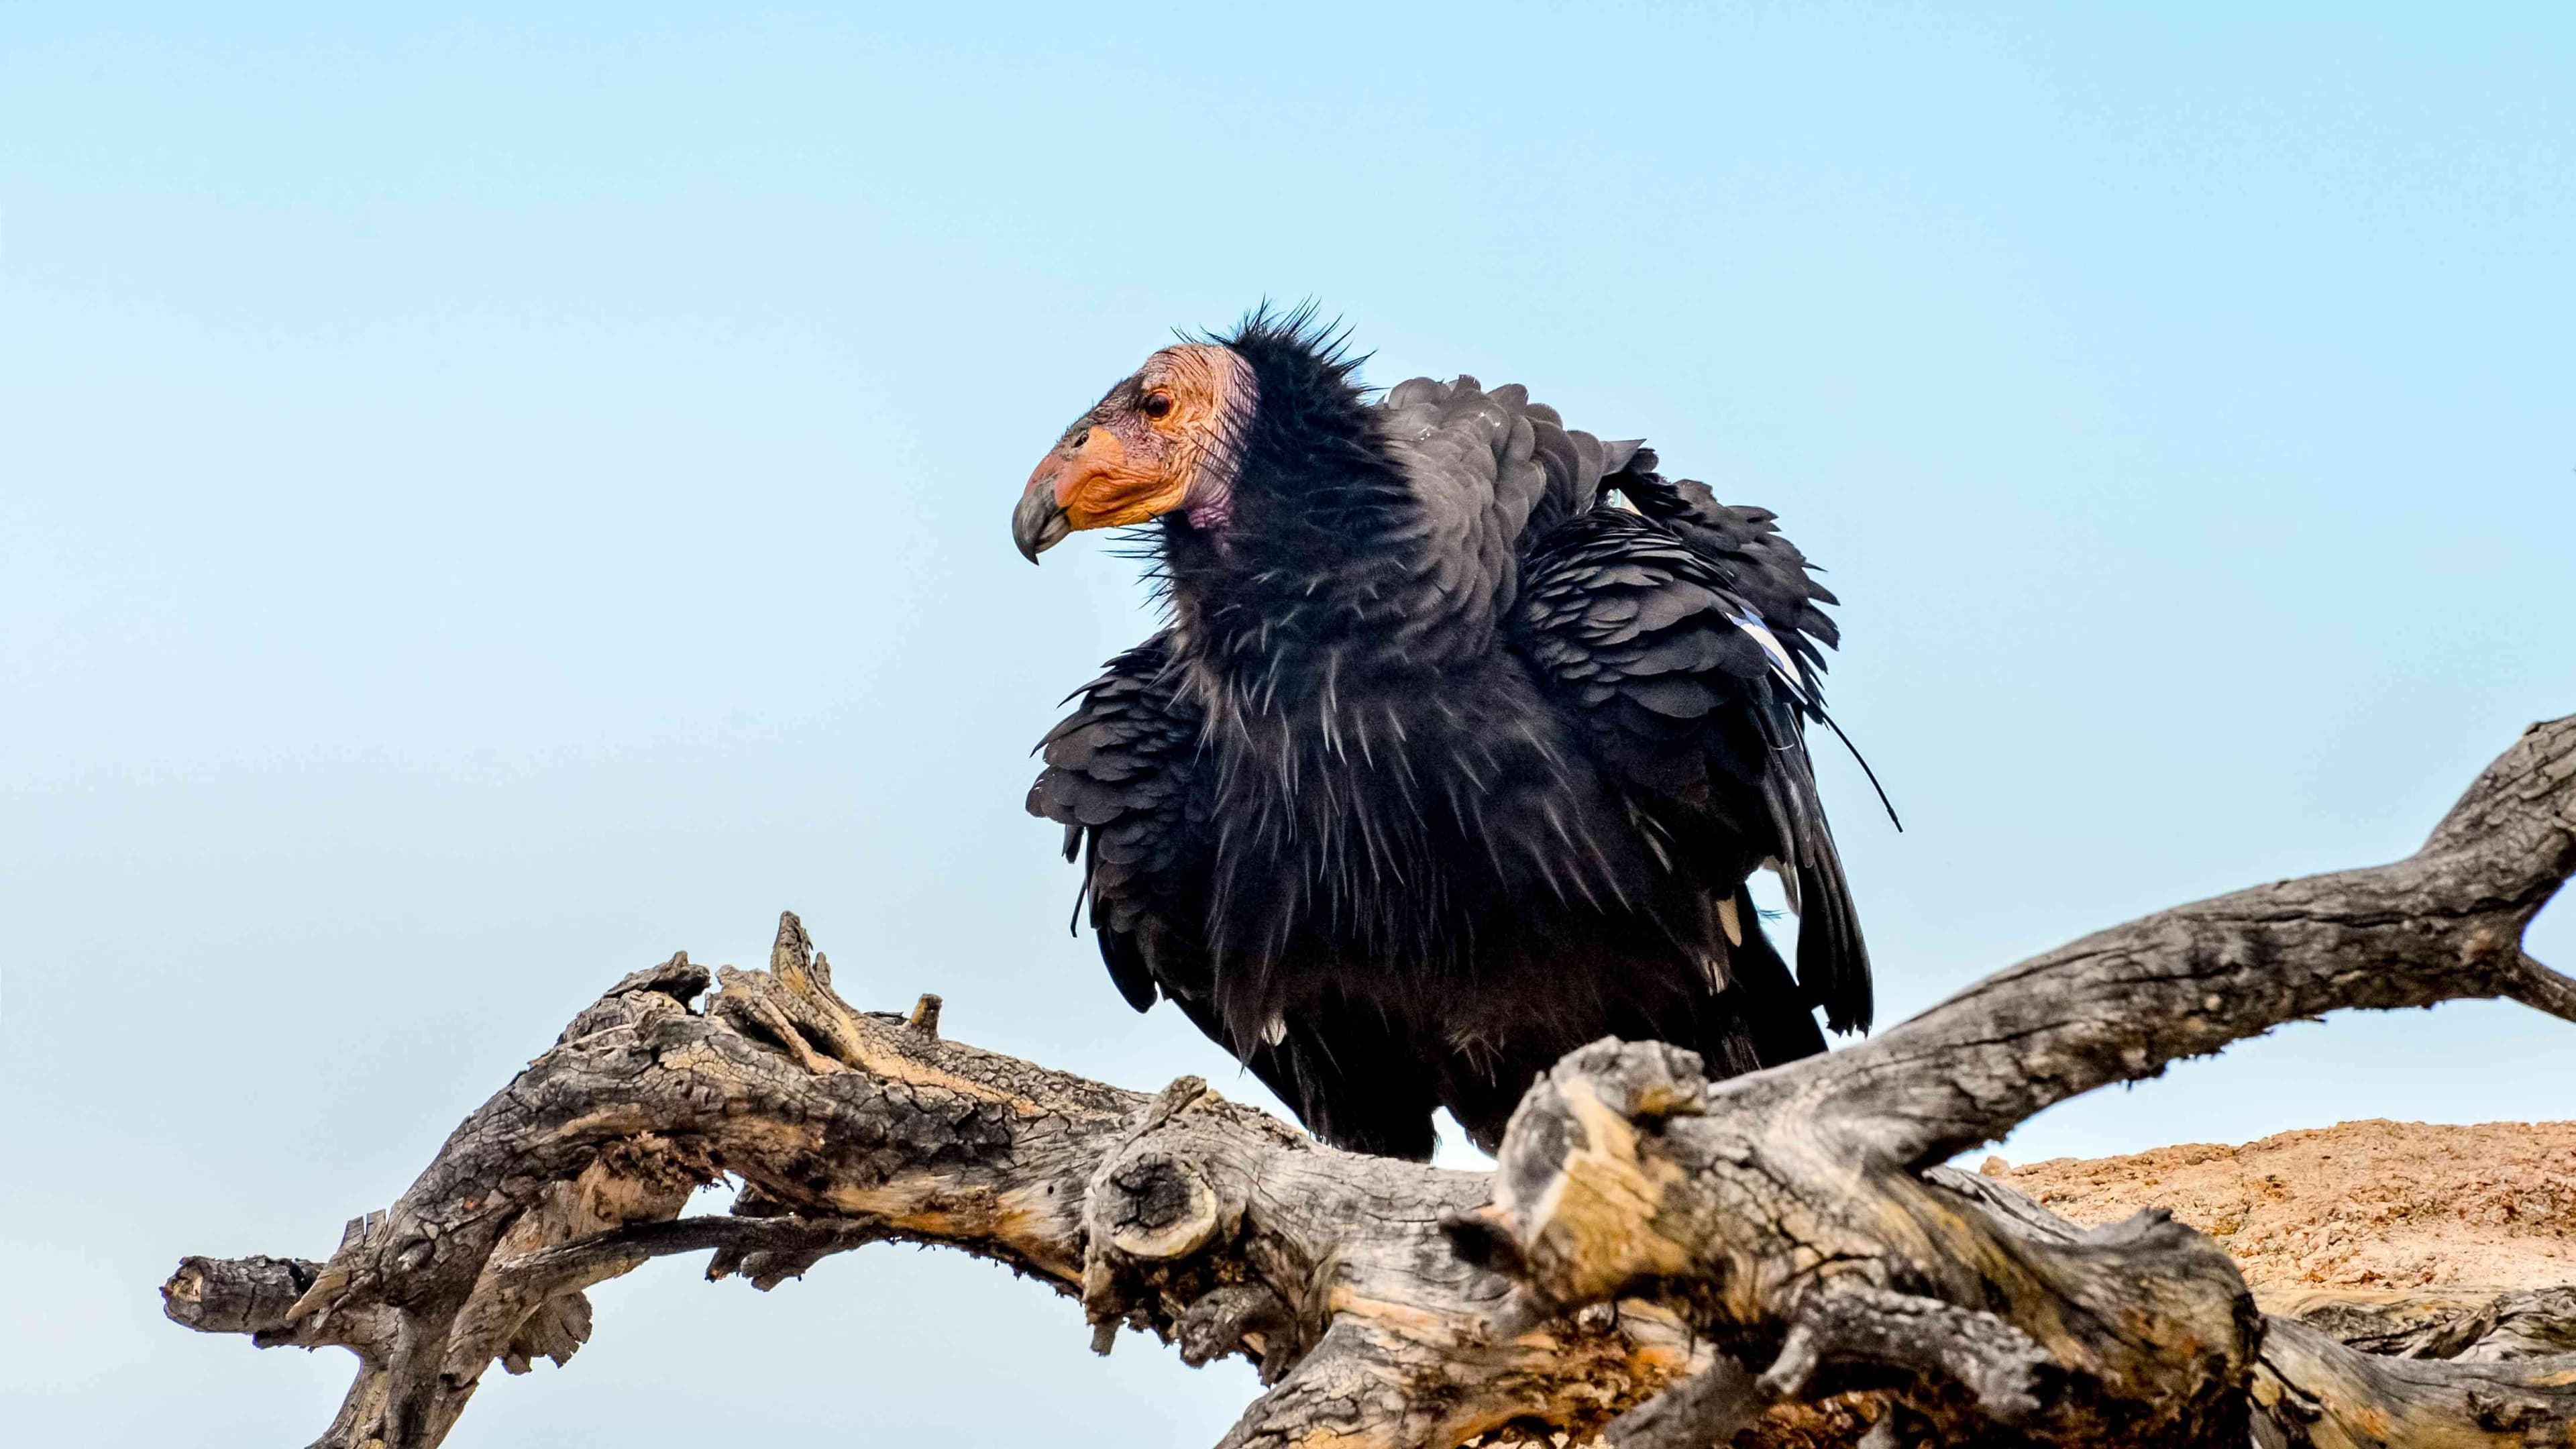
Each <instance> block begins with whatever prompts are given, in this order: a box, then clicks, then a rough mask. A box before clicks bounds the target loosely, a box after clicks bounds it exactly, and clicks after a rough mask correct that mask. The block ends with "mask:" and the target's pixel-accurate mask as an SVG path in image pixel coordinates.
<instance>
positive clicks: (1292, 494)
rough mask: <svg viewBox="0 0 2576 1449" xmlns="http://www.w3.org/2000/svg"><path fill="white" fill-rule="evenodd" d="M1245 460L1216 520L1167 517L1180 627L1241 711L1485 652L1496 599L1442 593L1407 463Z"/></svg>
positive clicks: (1433, 669) (1188, 653) (1190, 649)
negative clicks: (1216, 523)
mask: <svg viewBox="0 0 2576 1449" xmlns="http://www.w3.org/2000/svg"><path fill="white" fill-rule="evenodd" d="M1267 462H1268V460H1266V459H1261V458H1258V457H1251V458H1247V459H1246V460H1245V467H1244V468H1243V470H1242V472H1241V474H1240V475H1239V476H1238V478H1237V480H1236V486H1235V490H1234V493H1233V496H1232V498H1231V499H1230V500H1229V503H1230V507H1229V509H1228V512H1227V516H1226V517H1225V519H1224V521H1223V523H1222V525H1221V526H1220V527H1213V528H1212V527H1202V526H1200V525H1199V524H1196V523H1192V522H1191V521H1189V520H1188V519H1187V518H1186V517H1183V516H1180V515H1167V516H1166V520H1165V523H1164V535H1163V541H1162V548H1161V563H1162V568H1163V573H1164V575H1165V577H1166V580H1167V582H1168V585H1169V588H1170V602H1171V608H1172V616H1173V619H1172V621H1173V626H1174V631H1175V634H1176V635H1177V637H1178V640H1179V642H1180V645H1181V653H1182V655H1183V657H1184V659H1185V660H1186V661H1187V662H1188V663H1189V664H1190V665H1191V667H1192V669H1193V672H1194V673H1196V674H1197V675H1198V677H1199V679H1200V681H1201V683H1202V684H1203V685H1204V686H1206V687H1208V688H1209V689H1211V690H1212V691H1215V692H1216V693H1217V694H1219V695H1220V696H1222V697H1225V698H1228V699H1230V700H1231V701H1232V702H1233V703H1234V705H1235V707H1236V708H1238V709H1249V710H1253V711H1258V712H1270V711H1273V710H1279V711H1285V710H1290V709H1293V708H1295V707H1297V706H1299V705H1301V704H1304V703H1308V702H1311V701H1314V700H1317V699H1319V698H1321V697H1322V696H1323V695H1324V694H1326V693H1328V692H1330V691H1332V690H1335V689H1339V690H1344V691H1347V690H1350V689H1352V688H1354V687H1364V686H1366V685H1369V684H1372V683H1375V684H1382V685H1399V684H1403V683H1406V682H1419V683H1426V684H1427V683H1429V682H1430V681H1431V679H1432V678H1433V677H1436V676H1437V675H1439V674H1442V673H1445V672H1447V671H1449V670H1451V669H1454V668H1456V667H1458V666H1459V665H1460V664H1462V663H1464V662H1465V661H1467V660H1469V659H1471V658H1474V657H1477V656H1480V655H1482V654H1483V653H1485V652H1486V651H1487V650H1489V649H1490V648H1491V647H1492V644H1493V641H1494V631H1495V620H1494V617H1493V608H1492V601H1491V600H1488V599H1480V598H1465V597H1459V596H1458V595H1457V594H1456V593H1455V592H1454V591H1453V590H1451V589H1448V588H1444V587H1443V585H1442V580H1443V578H1444V577H1455V576H1456V575H1457V573H1458V571H1457V570H1454V569H1452V570H1445V571H1444V570H1443V569H1442V568H1440V566H1439V565H1440V560H1438V559H1437V558H1435V557H1433V556H1432V549H1433V548H1434V547H1435V546H1436V543H1437V540H1435V539H1434V538H1432V537H1431V536H1430V531H1429V530H1426V529H1425V528H1424V527H1423V526H1422V509H1421V505H1420V503H1419V502H1418V501H1417V500H1416V498H1415V497H1414V494H1413V490H1412V487H1411V485H1410V482H1409V480H1408V479H1407V478H1406V477H1405V476H1404V474H1403V471H1402V470H1401V468H1399V467H1398V466H1397V465H1395V464H1394V463H1392V462H1391V461H1388V460H1385V459H1384V458H1382V457H1378V456H1375V455H1372V456H1369V457H1368V458H1366V459H1365V460H1364V461H1362V462H1360V463H1359V464H1358V465H1357V466H1351V467H1348V468H1346V469H1344V470H1337V471H1336V472H1334V473H1329V474H1322V475H1319V474H1318V473H1317V472H1315V471H1313V470H1306V471H1303V472H1291V471H1289V470H1286V469H1275V468H1272V467H1269V466H1266V465H1267Z"/></svg>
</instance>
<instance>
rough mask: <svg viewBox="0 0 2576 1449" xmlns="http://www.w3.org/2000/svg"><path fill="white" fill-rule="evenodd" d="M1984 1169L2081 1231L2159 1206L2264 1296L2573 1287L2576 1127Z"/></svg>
mask: <svg viewBox="0 0 2576 1449" xmlns="http://www.w3.org/2000/svg"><path fill="white" fill-rule="evenodd" d="M1981 1170H1982V1171H1983V1172H1984V1173H1985V1175H1987V1176H1989V1177H1994V1178H1999V1179H2001V1180H2003V1181H2004V1182H2007V1183H2010V1184H2011V1185H2012V1186H2014V1187H2016V1188H2019V1189H2020V1190H2021V1191H2023V1192H2025V1193H2027V1194H2029V1195H2030V1196H2032V1197H2034V1198H2036V1199H2038V1200H2039V1201H2040V1202H2041V1203H2044V1204H2046V1205H2047V1206H2048V1207H2049V1208H2050V1209H2051V1210H2052V1211H2054V1212H2057V1213H2059V1214H2062V1215H2063V1216H2065V1217H2068V1218H2071V1219H2073V1220H2074V1221H2076V1222H2079V1223H2083V1224H2085V1225H2087V1226H2093V1225H2096V1224H2101V1223H2108V1222H2115V1221H2118V1220H2119V1219H2122V1218H2125V1217H2128V1216H2129V1215H2131V1214H2133V1213H2135V1212H2137V1211H2138V1210H2140V1209H2141V1208H2149V1207H2160V1208H2164V1209H2167V1210H2168V1211H2170V1212H2172V1214H2173V1215H2174V1216H2175V1217H2177V1218H2180V1219H2181V1220H2182V1221H2184V1222H2186V1223H2189V1224H2191V1225H2192V1226H2193V1227H2196V1228H2199V1229H2200V1230H2201V1231H2203V1232H2205V1233H2208V1234H2209V1235H2211V1236H2212V1237H2214V1238H2216V1239H2217V1240H2218V1241H2219V1242H2220V1243H2222V1244H2224V1245H2225V1246H2226V1248H2227V1249H2228V1251H2229V1252H2230V1253H2232V1254H2233V1255H2234V1256H2235V1258H2236V1261H2237V1263H2238V1265H2239V1266H2240V1267H2241V1268H2242V1269H2243V1270H2244V1273H2245V1278H2246V1281H2247V1282H2248V1283H2249V1284H2250V1285H2252V1287H2253V1288H2254V1290H2255V1294H2256V1297H2257V1298H2258V1299H2262V1300H2265V1301H2266V1302H2267V1305H2269V1304H2271V1303H2276V1302H2278V1301H2279V1300H2282V1299H2285V1298H2289V1297H2293V1296H2295V1295H2299V1294H2302V1293H2304V1292H2306V1291H2308V1290H2312V1289H2319V1288H2335V1289H2352V1288H2376V1289H2412V1288H2430V1287H2452V1286H2474V1287H2479V1288H2497V1289H2536V1288H2555V1287H2560V1286H2564V1285H2569V1284H2576V1122H2488V1123H2482V1124H2479V1125H2477V1126H2468V1127H2463V1126H2447V1125H2439V1124H2427V1123H2422V1122H2389V1121H2384V1120H2376V1119H2374V1120H2371V1121H2364V1122H2345V1123H2340V1124H2338V1125H2336V1126H2333V1127H2327V1128H2321V1129H2313V1130H2307V1131H2299V1132H2283V1133H2280V1134H2278V1135H2276V1136H2272V1137H2266V1138H2264V1139H2263V1140H2261V1141H2259V1142H2250V1143H2247V1144H2245V1145H2244V1146H2241V1147H2225V1146H2217V1145H2213V1144H2206V1143H2190V1144H2185V1145H2182V1146H2177V1147H2159V1148H2157V1149H2155V1150H2154V1151H2151V1152H2140V1153H2136V1154H2133V1155H2131V1156H2127V1157H2105V1158H2099V1159H2091V1160H2084V1159H2077V1158H2055V1159H2052V1160H2050V1161H2047V1162H2035V1163H2031V1164H2029V1165H2028V1166H2024V1167H2014V1166H2011V1165H2009V1164H2006V1163H2005V1162H2004V1161H2003V1160H2002V1159H2001V1158H1989V1159H1987V1161H1986V1165H1985V1167H1984V1168H1983V1169H1981Z"/></svg>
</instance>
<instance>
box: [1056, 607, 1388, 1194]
mask: <svg viewBox="0 0 2576 1449" xmlns="http://www.w3.org/2000/svg"><path fill="white" fill-rule="evenodd" d="M1174 684H1175V681H1174V678H1173V674H1172V669H1171V651H1170V647H1169V641H1168V640H1167V639H1166V637H1165V636H1163V635H1161V634H1157V635H1155V636H1154V637H1153V638H1151V639H1149V640H1147V641H1145V642H1144V643H1143V644H1141V645H1138V646H1137V647H1136V648H1134V649H1131V650H1129V651H1127V652H1126V653H1124V654H1121V655H1119V656H1118V657H1117V658H1115V659H1113V660H1111V661H1109V665H1108V668H1107V670H1106V671H1105V672H1104V673H1102V675H1101V676H1100V677H1099V678H1098V679H1095V680H1093V681H1092V682H1091V683H1089V684H1087V685H1085V686H1083V688H1082V689H1081V690H1080V691H1079V695H1080V702H1079V703H1078V704H1076V705H1075V707H1074V711H1073V713H1072V714H1070V715H1067V716H1066V717H1065V719H1064V721H1063V723H1061V724H1058V725H1057V726H1056V727H1055V728H1054V729H1053V730H1052V731H1050V732H1048V734H1047V737H1046V739H1045V741H1044V742H1043V743H1041V744H1040V745H1039V746H1038V749H1039V752H1040V753H1041V754H1042V755H1043V756H1044V758H1045V760H1046V768H1045V769H1044V770H1043V771H1041V772H1040V773H1039V775H1038V778H1037V783H1036V784H1035V785H1033V786H1031V787H1030V788H1029V813H1030V814H1032V815H1036V816H1040V817H1042V818H1044V819H1048V820H1053V821H1055V822H1056V823H1058V824H1060V825H1062V826H1063V827H1064V855H1065V859H1067V860H1079V861H1080V862H1081V863H1082V871H1083V887H1082V889H1083V898H1086V899H1088V900H1089V902H1090V906H1091V927H1092V932H1093V934H1095V935H1097V936H1098V937H1099V938H1100V959H1101V960H1102V961H1104V962H1106V963H1107V964H1108V966H1109V979H1110V980H1112V981H1114V982H1116V983H1117V984H1118V990H1119V993H1120V994H1121V995H1123V996H1125V997H1126V998H1127V1003H1128V1004H1129V1005H1130V1006H1133V1007H1135V1008H1136V1009H1137V1010H1138V1011H1144V1010H1146V1009H1148V1008H1150V1007H1151V1006H1153V1004H1154V1002H1155V1000H1156V998H1157V997H1158V996H1159V997H1162V998H1165V999H1168V1000H1169V1001H1171V1003H1172V1004H1173V1005H1175V1006H1178V1007H1179V1008H1180V1009H1181V1011H1182V1013H1183V1014H1184V1015H1186V1016H1188V1017H1189V1019H1190V1020H1191V1022H1192V1023H1194V1024H1195V1025H1196V1026H1197V1027H1198V1029H1199V1030H1200V1031H1202V1032H1204V1033H1206V1034H1207V1037H1208V1039H1209V1040H1210V1041H1213V1042H1215V1043H1216V1044H1217V1045H1218V1046H1220V1047H1223V1048H1224V1049H1226V1050H1227V1051H1228V1052H1231V1053H1232V1054H1233V1055H1234V1056H1235V1058H1236V1060H1238V1061H1240V1062H1242V1063H1243V1065H1244V1066H1245V1067H1246V1068H1247V1069H1249V1070H1250V1071H1251V1072H1252V1074H1253V1075H1254V1076H1256V1077H1259V1078H1260V1079H1261V1080H1262V1081H1263V1082H1264V1083H1265V1084H1267V1085H1268V1086H1269V1088H1270V1090H1272V1091H1274V1092H1276V1093H1278V1094H1279V1097H1280V1100H1282V1101H1285V1102H1287V1103H1289V1104H1291V1105H1292V1106H1294V1107H1295V1108H1296V1110H1297V1113H1298V1115H1299V1116H1300V1117H1301V1118H1303V1119H1304V1120H1305V1122H1306V1124H1307V1125H1308V1126H1309V1127H1312V1128H1313V1129H1314V1130H1315V1131H1316V1132H1317V1133H1319V1134H1320V1135H1322V1136H1323V1137H1325V1138H1326V1139H1328V1140H1330V1141H1332V1142H1335V1143H1338V1144H1340V1145H1342V1146H1344V1147H1348V1148H1351V1149H1353V1150H1355V1151H1363V1152H1375V1153H1381V1154H1385V1155H1389V1156H1398V1157H1412V1158H1428V1157H1429V1156H1430V1155H1431V1147H1432V1137H1431V1113H1432V1111H1433V1109H1434V1108H1435V1107H1436V1106H1437V1105H1438V1104H1437V1103H1436V1102H1435V1101H1434V1100H1433V1099H1432V1097H1431V1096H1430V1094H1429V1091H1428V1089H1427V1088H1426V1087H1425V1086H1424V1085H1423V1084H1422V1082H1421V1081H1420V1080H1419V1079H1418V1077H1419V1074H1418V1073H1417V1072H1415V1071H1413V1070H1412V1068H1411V1064H1410V1063H1409V1062H1408V1061H1407V1060H1406V1059H1405V1058H1404V1057H1403V1055H1402V1053H1401V1052H1400V1051H1399V1050H1398V1044H1397V1043H1395V1042H1393V1041H1392V1040H1390V1039H1389V1034H1388V1029H1387V1026H1386V1023H1385V1022H1384V1020H1383V1019H1378V1018H1372V1017H1371V1016H1370V1015H1369V1014H1367V1013H1359V1012H1353V1011H1349V1010H1343V1009H1339V1008H1334V1009H1323V1010H1318V1011H1316V1012H1314V1013H1311V1014H1305V1015H1301V1016H1300V1017H1299V1018H1298V1019H1297V1020H1294V1021H1282V1022H1279V1023H1278V1024H1277V1026H1276V1028H1275V1031H1274V1032H1273V1033H1270V1034H1266V1035H1264V1036H1263V1037H1262V1038H1260V1039H1258V1040H1253V1041H1238V1040H1236V1039H1235V1037H1234V1035H1233V1033H1231V1032H1229V1031H1228V1030H1227V1029H1226V1025H1225V1021H1224V1018H1223V1014H1222V1013H1221V1012H1220V1011H1219V1010H1218V1009H1217V1001H1216V970H1217V967H1216V962H1215V960H1214V958H1213V957H1212V956H1211V955H1210V953H1209V951H1208V945H1207V920H1208V906H1209V900H1208V896H1209V890H1210V884H1209V863H1210V861H1211V859H1212V858H1213V855H1214V844H1213V841H1212V839H1211V838H1210V837H1211V834H1212V832H1211V830H1210V828H1209V820H1208V806H1207V801H1206V795H1205V793H1204V788H1203V787H1204V785H1205V781H1204V780H1203V779H1202V777H1201V772H1200V768H1199V761H1200V753H1199V741H1200V734H1201V717H1200V715H1199V712H1198V710H1197V709H1196V708H1195V707H1194V706H1192V705H1191V704H1190V703H1189V702H1188V700H1187V699H1186V698H1184V697H1183V695H1182V694H1181V692H1180V691H1179V690H1177V689H1176V688H1175V687H1174ZM1076 909H1077V910H1079V909H1080V905H1079V902H1077V905H1076Z"/></svg>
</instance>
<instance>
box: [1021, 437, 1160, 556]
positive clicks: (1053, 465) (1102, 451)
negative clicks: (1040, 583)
mask: <svg viewBox="0 0 2576 1449" xmlns="http://www.w3.org/2000/svg"><path fill="white" fill-rule="evenodd" d="M1126 462H1127V449H1126V447H1125V445H1123V444H1121V443H1120V442H1119V441H1118V437H1117V435H1116V434H1114V433H1112V432H1111V431H1110V430H1109V429H1107V428H1104V427H1097V426H1094V425H1092V424H1090V423H1087V422H1084V423H1076V424H1075V425H1074V426H1072V427H1071V428H1068V429H1066V430H1065V435H1064V438H1063V440H1062V441H1061V442H1058V443H1057V444H1056V445H1055V447H1054V448H1053V449H1052V450H1051V451H1049V452H1048V454H1047V455H1046V456H1045V457H1044V458H1042V459H1040V460H1039V461H1038V466H1037V467H1036V468H1035V469H1034V470H1032V471H1031V472H1030V474H1029V486H1028V489H1027V491H1026V492H1023V493H1022V494H1021V495H1020V506H1019V507H1017V508H1015V509H1013V510H1012V511H1011V541H1012V542H1013V543H1016V544H1018V545H1019V546H1020V556H1021V557H1022V558H1025V559H1027V560H1028V561H1029V562H1031V563H1036V562H1037V561H1038V555H1039V554H1042V553H1044V552H1046V551H1047V550H1048V549H1051V548H1053V547H1055V546H1056V545H1057V544H1059V543H1062V542H1064V540H1065V536H1066V535H1067V534H1070V533H1072V532H1074V531H1075V530H1076V529H1083V528H1101V527H1105V526H1107V525H1110V524H1113V523H1120V522H1130V521H1133V520H1130V519H1125V518H1121V517H1118V516H1116V514H1115V510H1116V508H1117V504H1116V502H1115V501H1114V500H1109V501H1108V502H1109V507H1110V508H1111V510H1113V511H1112V512H1111V513H1110V514H1107V515H1104V514H1103V513H1102V512H1101V505H1102V504H1103V502H1104V500H1103V499H1102V498H1101V497H1099V496H1098V495H1099V494H1100V492H1101V489H1102V487H1103V485H1110V486H1112V487H1113V488H1114V480H1116V479H1117V478H1119V477H1120V476H1121V475H1122V474H1123V473H1124V472H1125V471H1126Z"/></svg>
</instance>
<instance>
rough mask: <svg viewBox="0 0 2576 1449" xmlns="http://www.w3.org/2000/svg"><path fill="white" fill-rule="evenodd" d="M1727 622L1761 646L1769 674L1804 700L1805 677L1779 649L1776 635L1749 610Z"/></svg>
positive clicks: (1782, 649)
mask: <svg viewBox="0 0 2576 1449" xmlns="http://www.w3.org/2000/svg"><path fill="white" fill-rule="evenodd" d="M1728 622H1730V623H1732V624H1734V625H1735V627H1736V628H1738V629H1741V630H1743V631H1744V632H1745V633H1747V634H1749V635H1751V636H1752V637H1753V642H1754V643H1756V644H1759V645H1761V646H1762V652H1763V653H1764V654H1765V655H1767V656H1769V657H1770V660H1771V672H1772V673H1773V674H1775V675H1777V676H1778V677H1779V679H1780V682H1781V683H1783V684H1786V685H1788V686H1789V688H1790V689H1792V690H1794V691H1796V693H1797V695H1798V697H1799V698H1800V699H1804V698H1806V696H1807V676H1806V675H1805V674H1804V673H1803V672H1801V671H1800V670H1799V668H1798V661H1797V660H1795V659H1792V658H1790V657H1789V651H1788V650H1786V649H1784V648H1782V647H1780V639H1779V636H1778V635H1776V634H1773V633H1772V632H1771V630H1770V628H1769V627H1768V626H1766V625H1765V624H1764V623H1763V622H1762V620H1761V619H1760V618H1758V617H1756V616H1755V615H1754V612H1753V611H1752V610H1751V609H1745V610H1743V611H1742V612H1740V613H1737V614H1735V615H1733V616H1731V617H1730V619H1729V621H1728Z"/></svg>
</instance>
